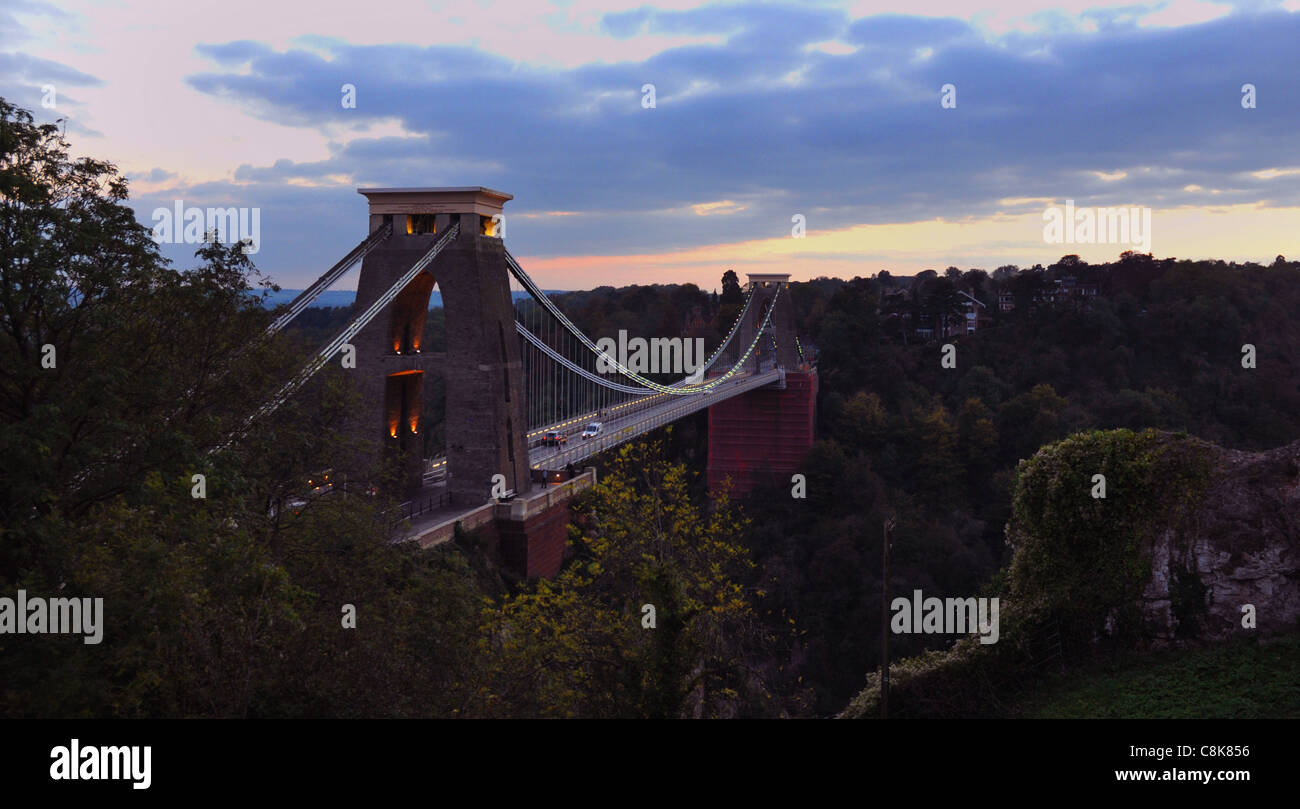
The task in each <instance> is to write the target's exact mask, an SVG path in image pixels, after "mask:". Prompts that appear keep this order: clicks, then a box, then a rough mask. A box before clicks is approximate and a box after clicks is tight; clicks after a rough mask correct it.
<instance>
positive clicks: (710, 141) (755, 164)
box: [187, 4, 1300, 265]
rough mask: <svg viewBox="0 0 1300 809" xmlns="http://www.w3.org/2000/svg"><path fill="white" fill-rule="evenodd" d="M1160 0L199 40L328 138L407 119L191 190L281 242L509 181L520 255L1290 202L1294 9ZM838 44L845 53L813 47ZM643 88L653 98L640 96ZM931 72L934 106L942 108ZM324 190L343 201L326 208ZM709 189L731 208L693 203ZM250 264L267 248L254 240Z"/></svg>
mask: <svg viewBox="0 0 1300 809" xmlns="http://www.w3.org/2000/svg"><path fill="white" fill-rule="evenodd" d="M1156 7H1158V4H1153V5H1151V6H1133V7H1129V8H1122V9H1111V10H1108V11H1106V12H1105V13H1102V12H1098V13H1096V14H1089V15H1083V16H1082V17H1077V18H1065V17H1061V18H1060V24H1055V23H1053V24H1047V25H1040V26H1039V27H1038V28H1036V29H1034V30H1032V31H1012V32H1009V33H1007V34H1005V35H1002V36H999V37H994V38H990V36H989V35H988V34H987V32H985V31H982V30H977V28H976V27H974V26H973V25H972V24H971V23H967V22H965V21H962V20H956V19H945V18H933V17H915V16H908V15H898V14H890V15H876V16H871V17H866V18H862V19H857V20H852V19H850V18H849V17H848V16H847V15H846V14H845V12H843V11H841V10H839V9H833V8H818V7H806V6H793V5H786V6H777V5H769V4H743V5H726V6H705V7H702V8H698V9H693V10H689V11H681V12H669V11H659V10H655V9H651V8H641V9H636V10H633V11H630V12H624V13H619V14H610V15H606V16H605V17H604V18H603V20H602V22H601V24H600V25H601V30H603V31H605V32H606V33H607V34H608V35H609V36H612V37H623V38H632V37H637V36H643V35H666V36H667V35H672V36H677V35H683V34H688V35H699V36H713V37H716V41H712V42H696V43H693V44H688V45H682V46H680V47H673V48H669V49H667V50H664V51H662V52H659V53H657V54H656V55H654V56H651V57H649V58H647V59H644V60H639V61H632V60H629V61H618V62H602V63H592V64H587V65H582V66H579V67H576V68H571V69H559V68H540V67H536V66H532V65H529V64H526V63H520V62H516V61H513V60H511V59H509V58H506V57H504V56H500V55H495V54H490V53H487V52H484V51H481V50H478V49H476V48H473V47H457V46H447V45H439V46H431V47H421V46H416V45H353V44H349V43H347V42H344V41H341V40H338V39H326V38H312V39H310V40H302V41H299V42H298V43H297V44H295V45H291V46H288V47H286V48H284V49H280V50H276V49H273V48H270V47H268V46H266V45H263V44H260V43H256V42H249V41H243V40H241V41H234V42H229V43H225V44H211V45H203V46H200V48H199V52H200V53H202V54H203V55H205V56H206V57H208V58H209V59H211V60H212V62H213V63H214V66H215V68H214V69H213V70H211V71H206V72H202V73H197V74H194V75H191V76H189V77H188V79H187V82H188V84H189V85H190V86H191V87H192V88H194V89H196V90H198V91H199V92H201V93H205V94H208V95H211V96H217V97H223V98H230V99H232V100H235V101H237V102H238V103H239V104H240V105H241V107H243V108H244V109H250V110H253V111H254V114H256V115H257V116H260V117H263V118H265V119H266V120H274V121H278V122H282V123H290V124H293V125H296V126H300V127H305V128H311V129H315V130H318V131H323V132H341V131H343V130H345V129H346V130H351V129H354V128H356V127H357V126H358V125H361V124H366V123H376V124H377V123H378V122H382V121H390V122H391V121H396V122H398V124H399V125H400V129H401V131H402V132H403V133H404V134H403V135H402V136H392V135H385V136H379V137H366V136H364V135H361V136H357V137H352V138H350V139H349V140H347V142H346V143H344V142H337V143H335V144H334V146H333V148H332V149H331V151H330V153H329V155H328V157H326V158H325V159H323V160H309V161H302V162H299V161H295V160H292V159H287V158H282V159H277V160H274V161H272V162H270V163H269V164H263V165H243V166H240V167H239V168H238V169H236V170H235V171H234V173H233V178H232V181H231V182H229V183H226V184H224V185H223V184H212V185H210V186H209V187H208V189H207V190H208V191H211V192H213V193H217V192H220V193H231V194H237V195H260V196H263V197H266V198H268V199H273V200H276V201H275V202H274V203H273V204H274V205H276V206H280V205H284V206H286V208H285V210H284V212H283V219H282V220H279V221H281V222H282V225H280V226H277V227H283V228H284V231H283V233H284V235H285V241H286V242H291V243H292V242H297V243H298V244H313V243H315V242H318V241H319V239H317V238H316V237H317V236H318V235H319V234H320V233H323V232H329V231H325V230H322V226H323V225H324V224H325V223H330V224H331V225H332V226H334V227H340V228H344V229H356V228H361V227H363V226H364V216H363V213H364V204H363V202H362V201H361V200H360V198H359V197H357V196H356V195H355V193H354V192H353V189H354V186H355V185H375V186H382V185H394V186H398V185H400V186H409V185H486V186H491V187H498V188H501V189H502V190H505V191H508V192H510V193H513V194H514V195H515V200H514V201H513V202H511V203H510V205H509V206H508V207H507V213H508V214H511V213H514V214H521V215H522V216H517V217H515V218H514V219H512V220H510V224H509V233H510V238H511V242H512V244H517V245H519V249H520V251H521V252H526V253H528V254H530V255H536V256H554V255H571V254H573V253H575V252H591V253H598V254H611V255H616V254H619V253H626V254H636V253H649V252H653V251H656V250H672V249H691V248H695V247H699V246H702V245H708V244H717V243H719V242H737V243H740V242H750V241H756V240H763V239H771V238H779V237H782V236H788V234H789V228H790V218H791V216H792V215H793V214H796V213H800V214H803V215H805V216H806V217H807V221H808V227H809V229H810V230H818V231H823V232H826V231H834V230H838V229H845V228H849V227H853V226H856V225H862V224H889V223H900V222H916V221H930V220H939V219H942V220H948V221H961V220H964V219H970V218H971V217H983V216H991V215H994V214H996V213H997V212H998V211H999V210H1000V209H1001V208H1000V205H1001V203H1000V201H1001V200H1004V199H1023V198H1034V199H1052V200H1058V201H1063V200H1065V199H1067V198H1068V199H1073V200H1075V202H1076V204H1078V205H1110V204H1135V205H1148V206H1152V207H1160V208H1177V207H1179V206H1188V205H1203V204H1213V205H1218V204H1224V205H1227V204H1237V203H1244V202H1261V203H1263V204H1265V205H1272V206H1290V205H1297V204H1300V189H1298V188H1297V186H1296V184H1295V183H1293V182H1290V181H1289V178H1288V177H1286V176H1282V177H1263V176H1259V175H1258V172H1260V171H1266V170H1269V169H1274V170H1283V169H1287V168H1289V167H1295V166H1300V144H1298V143H1297V141H1296V139H1295V136H1294V133H1295V132H1296V131H1297V129H1298V128H1300V126H1298V125H1300V84H1297V83H1296V82H1294V81H1290V80H1282V77H1289V76H1293V75H1295V72H1296V60H1295V57H1294V55H1293V54H1294V42H1296V41H1297V40H1300V15H1297V14H1286V13H1280V12H1263V13H1234V14H1231V15H1228V16H1225V17H1220V18H1217V19H1214V20H1210V21H1207V22H1204V23H1200V24H1195V25H1185V26H1180V27H1175V28H1167V27H1166V28H1145V27H1142V26H1140V25H1139V24H1138V21H1140V19H1141V18H1142V16H1143V10H1144V9H1150V8H1156ZM1081 21H1082V22H1083V23H1087V22H1091V23H1092V24H1093V25H1094V27H1095V28H1096V29H1097V31H1089V30H1087V26H1086V25H1083V24H1081ZM830 40H833V41H839V42H843V43H845V44H847V45H850V46H852V50H850V51H849V52H843V49H836V50H839V51H840V52H827V51H826V50H825V49H821V48H815V47H810V46H813V45H817V44H819V43H824V42H826V41H830ZM1246 82H1252V83H1255V84H1256V85H1257V86H1258V87H1259V93H1260V105H1259V108H1258V109H1253V110H1245V109H1242V108H1241V105H1240V98H1241V91H1240V88H1241V85H1242V84H1243V83H1246ZM646 83H651V84H654V85H655V90H656V93H655V94H656V99H657V101H656V106H655V107H654V108H653V109H646V108H644V107H643V106H642V103H641V102H642V91H641V88H642V86H643V85H644V84H646ZM947 83H952V84H954V85H955V86H956V88H957V99H958V104H957V107H956V108H955V109H951V110H948V109H943V108H941V106H940V104H939V92H940V87H941V86H942V85H944V84H947ZM343 84H352V85H354V86H355V87H356V88H357V106H356V108H355V109H344V108H343V107H342V106H341V104H340V103H339V102H340V98H341V94H340V88H341V86H342V85H343ZM290 184H293V185H292V187H290ZM187 193H192V192H190V191H187ZM326 200H328V201H329V203H330V204H337V205H339V206H341V209H342V210H343V211H344V212H330V213H325V208H324V206H325V205H326V202H325V201H326ZM187 201H188V198H187ZM309 201H311V202H309ZM719 201H725V202H726V203H728V205H727V207H725V208H722V209H718V210H713V209H710V208H709V207H708V206H710V205H717V204H719ZM196 204H197V203H196ZM309 209H310V210H313V211H316V212H317V214H314V215H312V216H308V215H307V213H306V211H307V210H309ZM551 211H564V212H569V213H572V214H575V215H571V216H565V217H555V216H548V215H546V212H551ZM701 211H708V212H712V213H716V214H719V215H712V216H709V215H701V214H700V212H701ZM724 213H725V215H721V214H724ZM276 216H277V217H279V216H281V214H278V213H277V214H276ZM269 218H270V214H268V215H267V219H264V223H265V222H267V221H269ZM348 223H356V224H355V226H351V225H349V224H348ZM265 229H266V225H265V224H264V230H265ZM357 238H360V234H358V236H357ZM336 248H337V245H332V244H331V245H330V249H331V250H333V252H338V251H337V249H336ZM262 255H264V256H266V257H267V259H269V258H270V257H272V256H275V255H277V254H276V253H275V252H274V249H273V248H272V247H271V244H270V240H268V248H267V252H266V253H264V254H262ZM302 255H307V256H310V260H311V263H314V264H319V265H328V264H329V263H331V261H332V260H333V257H334V256H333V253H332V252H329V253H327V252H325V251H324V250H322V251H321V252H319V253H313V252H312V251H310V250H309V251H308V252H307V253H305V254H302Z"/></svg>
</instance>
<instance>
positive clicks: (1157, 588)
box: [1141, 441, 1300, 645]
mask: <svg viewBox="0 0 1300 809" xmlns="http://www.w3.org/2000/svg"><path fill="white" fill-rule="evenodd" d="M1210 451H1211V452H1213V453H1215V454H1216V457H1213V458H1212V469H1213V471H1212V476H1211V481H1210V484H1209V487H1208V489H1207V490H1206V492H1205V495H1204V497H1203V498H1202V499H1201V501H1200V502H1199V503H1198V504H1197V505H1196V506H1195V508H1194V509H1193V510H1192V511H1191V513H1190V514H1189V515H1188V516H1187V518H1186V519H1184V520H1180V521H1179V525H1178V526H1177V527H1167V528H1164V529H1162V530H1160V531H1159V532H1158V533H1157V534H1156V535H1155V536H1154V537H1153V538H1152V540H1151V546H1150V548H1149V549H1148V550H1149V553H1150V559H1151V567H1152V575H1151V579H1150V581H1149V582H1148V583H1147V585H1146V587H1145V589H1144V591H1143V594H1142V605H1141V606H1142V611H1143V615H1144V617H1145V618H1146V623H1147V625H1146V629H1147V632H1148V637H1150V638H1151V640H1152V641H1153V642H1154V643H1155V644H1156V645H1169V644H1177V643H1178V642H1181V641H1188V640H1196V639H1200V640H1223V639H1228V638H1231V637H1240V636H1242V635H1246V634H1256V633H1257V634H1261V635H1267V634H1276V633H1279V632H1294V631H1295V630H1296V629H1298V628H1300V441H1297V442H1295V443H1293V444H1290V445H1288V446H1285V447H1280V448H1278V449H1275V450H1270V451H1268V452H1259V453H1250V452H1238V451H1235V450H1226V449H1222V448H1218V447H1213V448H1211V450H1210ZM1247 605H1250V606H1253V608H1254V622H1255V625H1256V628H1253V629H1252V628H1248V627H1246V626H1243V619H1245V618H1246V617H1247V613H1246V612H1243V607H1246V606H1247Z"/></svg>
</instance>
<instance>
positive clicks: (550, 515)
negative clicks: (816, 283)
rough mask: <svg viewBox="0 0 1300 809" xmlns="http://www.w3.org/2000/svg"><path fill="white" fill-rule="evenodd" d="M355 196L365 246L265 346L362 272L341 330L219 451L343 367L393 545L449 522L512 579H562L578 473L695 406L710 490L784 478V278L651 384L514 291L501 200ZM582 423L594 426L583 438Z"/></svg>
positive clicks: (581, 482)
mask: <svg viewBox="0 0 1300 809" xmlns="http://www.w3.org/2000/svg"><path fill="white" fill-rule="evenodd" d="M359 193H361V194H362V195H364V196H365V197H366V198H367V201H368V203H369V229H368V234H367V236H366V238H365V239H363V240H362V241H361V243H360V244H358V245H357V246H356V247H355V248H353V249H352V250H351V251H350V252H349V253H347V254H346V255H345V256H344V257H343V258H342V259H341V260H340V261H339V262H338V263H337V264H335V265H334V266H333V267H331V268H330V269H329V270H327V271H326V272H325V273H324V274H323V275H322V276H321V277H320V278H319V279H318V280H317V281H316V282H314V283H313V284H312V285H311V286H309V287H308V288H307V289H305V290H304V291H303V292H302V293H301V294H300V295H299V296H298V297H297V298H295V299H294V300H293V301H292V302H291V303H290V304H289V305H288V306H287V307H286V308H285V309H284V310H283V312H282V313H281V314H280V315H279V316H278V317H277V318H276V320H275V321H274V322H273V323H272V324H271V326H270V327H269V328H268V333H271V334H273V333H275V332H278V331H279V330H281V329H283V328H284V327H285V326H287V325H288V324H289V323H290V322H292V321H293V319H294V318H295V317H297V316H298V315H299V314H300V313H301V312H303V311H304V310H305V309H307V308H308V307H309V306H310V305H311V304H312V302H313V301H315V299H316V298H317V297H319V295H320V294H321V293H322V292H324V291H325V290H326V289H328V288H329V287H330V286H331V285H333V284H334V283H335V282H336V281H338V280H339V279H340V278H341V277H342V276H343V275H345V274H346V273H347V272H348V271H349V270H350V269H352V268H353V267H354V266H355V265H356V264H357V263H358V262H360V263H361V274H360V278H359V281H358V289H357V299H356V303H355V304H354V312H356V314H355V316H354V317H353V318H352V320H351V321H350V322H349V323H348V324H347V326H346V327H344V328H343V330H342V331H340V332H339V334H338V335H336V336H335V337H334V338H333V339H332V340H330V341H329V342H328V343H326V344H325V345H324V346H322V347H321V348H320V349H319V351H317V352H316V353H315V355H313V356H312V357H311V359H310V361H309V362H308V363H307V364H306V366H305V367H304V368H303V369H302V371H301V372H300V373H298V374H297V375H296V376H295V377H294V378H292V379H291V380H289V381H288V382H286V383H285V384H284V386H283V387H282V388H281V389H280V390H279V391H278V392H277V393H276V395H275V396H274V397H272V399H271V400H269V401H268V402H266V403H265V404H264V405H263V406H262V407H261V408H260V409H259V410H257V411H256V412H255V413H253V415H252V416H250V417H249V419H248V420H247V422H246V423H245V425H244V427H243V429H242V430H241V431H240V432H239V433H237V434H236V435H234V436H232V437H231V439H230V441H228V442H227V445H229V444H231V443H234V442H235V441H238V439H239V437H240V436H241V435H242V433H243V432H244V431H246V430H247V429H248V428H249V427H251V425H252V424H253V423H254V422H256V421H257V420H258V419H259V418H262V417H264V416H266V415H267V414H269V413H270V412H273V411H274V410H275V409H276V408H278V407H279V406H280V405H281V404H282V403H283V402H284V401H286V400H287V399H288V398H289V397H290V396H292V395H293V394H294V393H295V392H296V391H297V390H298V389H299V388H301V387H302V385H303V384H305V383H306V382H307V380H309V379H310V378H311V377H312V376H313V375H315V374H316V373H317V372H319V371H320V370H321V369H322V368H323V367H325V365H326V364H328V363H329V362H331V361H332V360H335V358H337V357H339V355H340V354H341V353H343V352H345V350H346V351H348V352H350V353H353V355H354V356H355V368H353V369H352V370H349V371H348V373H350V374H355V378H354V381H355V382H356V384H357V386H358V387H359V389H360V392H361V394H362V402H363V404H362V407H361V409H360V411H359V412H357V413H356V414H354V416H353V417H352V423H351V424H350V425H349V430H350V431H351V432H352V433H353V434H354V435H355V436H356V437H358V438H359V439H360V444H361V445H362V446H363V447H366V450H365V451H364V453H363V455H364V457H359V458H354V459H349V461H348V462H347V464H343V465H344V466H352V467H354V468H357V469H366V468H374V467H375V465H376V462H379V463H381V464H389V465H391V467H392V468H395V469H396V470H398V478H399V479H400V480H401V481H402V482H401V484H399V485H400V486H401V487H402V490H403V492H402V493H403V494H404V495H406V497H407V498H408V499H407V501H406V502H405V503H403V504H402V507H401V509H402V510H401V512H400V513H399V514H398V515H397V516H398V517H399V518H400V519H401V520H402V521H403V522H404V523H405V524H406V525H408V526H409V527H408V529H407V530H406V531H405V532H404V533H403V534H402V536H403V537H404V538H407V539H412V540H416V541H419V542H420V543H421V544H425V545H427V544H433V543H436V542H439V541H442V540H444V539H446V538H447V537H449V536H450V535H451V534H452V532H453V531H454V529H455V526H457V525H459V526H460V527H461V528H462V529H465V530H475V529H479V530H487V531H488V533H489V534H492V535H493V538H494V540H495V546H496V548H497V550H498V555H499V557H500V560H501V562H502V564H503V565H504V566H505V567H507V568H508V569H512V570H514V571H515V572H517V573H518V574H519V575H521V576H533V575H552V574H553V573H554V572H555V571H556V570H558V567H559V563H560V560H561V557H562V554H563V548H564V540H565V526H566V525H567V523H568V507H567V502H568V499H569V498H570V497H571V496H572V494H573V493H575V492H576V491H578V490H580V489H582V488H586V487H587V486H589V485H591V484H592V483H594V478H595V472H594V469H587V470H584V471H581V472H577V471H576V470H577V469H578V464H579V463H580V462H582V461H583V460H585V459H587V458H590V457H592V456H594V455H596V454H599V453H601V452H605V451H606V450H609V449H611V448H613V447H616V446H618V445H619V444H622V443H625V442H627V441H630V440H632V439H635V438H636V437H638V436H641V435H644V434H646V433H648V432H650V431H652V430H655V429H658V428H659V427H662V426H664V425H666V424H669V423H671V422H673V421H676V420H678V419H681V418H683V417H685V416H688V415H691V414H693V413H696V412H698V411H700V410H705V409H707V410H708V411H709V470H708V471H709V482H710V485H711V486H717V485H720V484H721V483H722V482H723V481H724V480H728V481H730V482H731V484H732V485H733V487H734V489H735V490H739V491H740V492H744V491H746V490H748V489H749V488H750V487H752V486H753V485H755V484H756V483H757V482H760V480H761V479H762V478H763V477H764V476H765V475H766V476H767V477H768V478H771V477H772V476H774V475H781V474H784V475H785V476H786V478H787V480H788V476H789V473H790V472H791V471H793V470H794V469H795V468H796V466H797V464H798V462H799V460H800V459H801V458H802V455H803V453H804V452H806V450H807V449H808V447H809V446H810V445H811V443H812V438H813V412H814V403H815V399H816V372H815V370H813V368H812V367H811V365H810V363H809V362H808V361H807V359H806V358H805V357H804V356H803V349H802V347H801V345H800V343H799V340H798V337H797V335H796V333H795V329H794V316H793V308H792V306H791V303H790V300H789V290H788V288H787V287H788V280H789V276H788V275H783V274H765V275H751V276H750V277H749V283H748V284H747V287H746V289H745V297H744V305H743V307H742V309H741V312H740V314H739V315H738V316H737V318H736V320H735V322H734V324H733V325H732V326H731V328H730V330H729V331H728V333H727V334H726V336H725V337H724V338H723V339H722V340H721V342H720V343H719V344H718V345H717V347H716V348H714V349H713V350H712V351H711V352H710V353H709V354H708V356H707V357H704V358H703V361H702V362H701V363H700V364H699V367H695V368H689V369H685V368H683V369H682V371H683V373H682V374H681V375H680V377H679V378H676V379H673V378H665V375H664V374H663V373H659V374H654V373H647V372H645V371H644V369H638V368H633V367H629V365H631V364H633V363H628V362H627V360H626V358H624V357H615V356H612V355H610V354H609V353H608V352H605V351H602V350H601V349H600V348H599V347H598V345H597V341H596V340H593V339H592V338H591V337H589V336H588V335H586V334H584V333H583V332H582V330H581V329H579V328H578V327H577V326H576V325H574V323H573V322H572V321H571V320H570V319H569V318H568V317H567V316H566V315H565V314H564V312H563V311H562V310H561V309H560V307H559V306H557V305H556V304H555V302H554V301H552V300H551V298H550V297H549V296H547V295H546V293H545V292H544V291H543V290H542V289H541V288H540V287H539V286H538V285H537V284H536V283H535V282H534V281H533V280H532V279H531V278H530V277H529V276H528V274H527V273H526V272H525V271H524V270H523V268H522V267H521V266H520V265H519V263H518V262H517V261H516V260H515V259H514V257H513V256H512V255H511V254H510V252H509V251H508V250H507V249H506V247H505V244H504V242H503V240H502V239H501V238H500V237H499V236H498V235H497V232H498V231H499V230H500V225H501V222H503V221H504V220H503V213H502V211H503V207H504V204H505V203H506V202H507V201H508V200H510V199H512V197H511V196H510V195H509V194H504V193H501V192H499V191H493V190H491V189H487V188H482V187H477V186H472V187H461V188H363V189H359ZM435 285H437V287H438V289H439V291H440V292H441V295H442V301H443V313H444V318H445V324H446V347H445V351H440V352H434V351H428V350H426V347H425V346H423V345H422V341H423V336H424V327H425V320H426V316H427V313H428V311H429V297H430V294H431V293H432V291H433V288H434V286H435ZM680 345H681V341H674V340H673V339H671V338H665V339H654V340H652V341H649V342H648V350H650V351H652V352H657V354H656V355H655V356H656V358H662V359H664V360H665V363H664V364H665V365H669V366H671V365H672V364H673V363H671V362H668V360H671V359H672V358H673V357H674V356H676V357H681V356H682V355H681V353H680V349H679V347H680ZM675 352H676V353H675ZM625 363H626V364H625ZM660 370H663V369H662V368H661V369H660ZM688 371H689V373H688ZM435 375H436V376H439V377H441V378H442V380H443V383H444V385H445V392H446V400H445V420H444V430H445V435H446V442H445V443H446V447H445V451H443V452H442V453H429V452H426V451H425V444H426V442H425V436H424V433H425V429H426V425H425V424H424V423H423V419H424V397H425V392H426V378H427V377H431V376H435ZM593 422H595V423H599V424H600V427H599V429H598V430H587V429H586V428H587V427H588V425H590V424H592V423H593ZM584 431H585V432H586V433H587V435H586V436H584V435H583V433H584ZM592 432H594V433H595V434H594V435H592V434H591V433H592ZM430 456H432V457H430Z"/></svg>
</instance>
